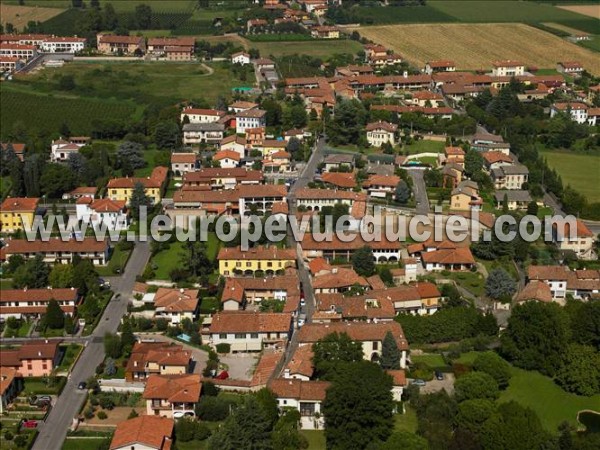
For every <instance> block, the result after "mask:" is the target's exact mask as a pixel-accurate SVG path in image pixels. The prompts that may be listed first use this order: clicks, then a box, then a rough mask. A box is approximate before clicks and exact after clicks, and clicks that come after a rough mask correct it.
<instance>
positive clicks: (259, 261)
mask: <svg viewBox="0 0 600 450" xmlns="http://www.w3.org/2000/svg"><path fill="white" fill-rule="evenodd" d="M217 259H218V261H219V273H220V274H221V275H223V276H226V277H229V276H233V275H242V274H244V275H256V272H264V273H265V274H266V275H274V274H278V273H279V274H281V273H283V272H284V271H285V269H286V268H288V267H295V266H296V252H295V250H293V249H287V248H278V247H277V246H270V247H266V246H262V245H259V246H257V247H252V248H250V249H248V250H247V251H242V250H241V248H240V247H223V248H221V250H220V251H219V255H218V256H217Z"/></svg>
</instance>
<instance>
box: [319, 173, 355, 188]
mask: <svg viewBox="0 0 600 450" xmlns="http://www.w3.org/2000/svg"><path fill="white" fill-rule="evenodd" d="M321 181H322V182H323V183H324V184H325V185H326V186H327V188H329V189H346V190H349V189H354V188H355V187H356V177H355V174H354V173H353V172H325V173H324V174H323V175H321Z"/></svg>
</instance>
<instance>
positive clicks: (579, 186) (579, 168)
mask: <svg viewBox="0 0 600 450" xmlns="http://www.w3.org/2000/svg"><path fill="white" fill-rule="evenodd" d="M543 156H544V157H545V158H546V160H547V161H548V165H549V166H550V167H551V168H553V169H555V170H556V171H557V172H558V174H559V175H560V176H561V178H562V180H563V184H564V185H565V186H566V185H569V184H570V185H571V187H572V188H574V189H576V190H577V191H579V192H581V193H582V194H584V195H585V196H586V197H587V199H588V200H589V201H590V202H600V189H598V180H599V179H600V156H596V155H586V154H581V153H572V152H568V151H564V152H556V151H553V152H544V153H543Z"/></svg>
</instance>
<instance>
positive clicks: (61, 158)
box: [50, 139, 85, 162]
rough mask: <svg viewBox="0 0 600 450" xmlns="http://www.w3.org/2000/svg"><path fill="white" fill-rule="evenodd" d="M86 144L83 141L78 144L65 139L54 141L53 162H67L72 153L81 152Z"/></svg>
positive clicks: (52, 147)
mask: <svg viewBox="0 0 600 450" xmlns="http://www.w3.org/2000/svg"><path fill="white" fill-rule="evenodd" d="M84 146H85V144H83V143H82V144H76V143H74V142H71V141H65V140H63V139H58V140H56V141H52V145H51V153H50V160H51V161H52V162H66V161H68V160H69V158H70V157H71V155H73V154H75V153H79V149H80V148H81V147H84Z"/></svg>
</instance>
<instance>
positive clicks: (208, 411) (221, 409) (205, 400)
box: [196, 397, 230, 422]
mask: <svg viewBox="0 0 600 450" xmlns="http://www.w3.org/2000/svg"><path fill="white" fill-rule="evenodd" d="M229 405H230V404H229V402H228V401H226V400H223V399H221V398H218V397H201V398H200V402H199V403H198V405H197V406H196V415H197V416H198V418H199V419H200V420H205V421H207V422H219V421H221V420H225V419H226V418H227V416H228V415H229Z"/></svg>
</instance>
